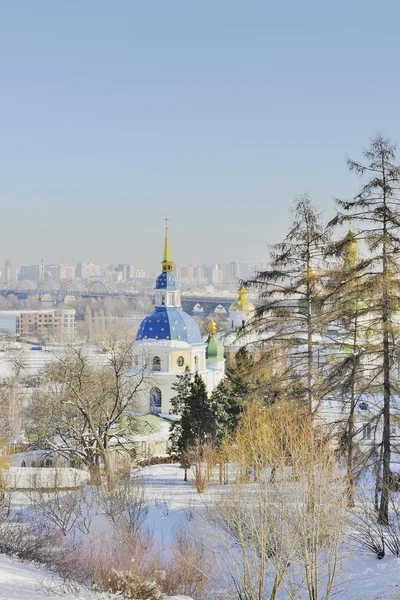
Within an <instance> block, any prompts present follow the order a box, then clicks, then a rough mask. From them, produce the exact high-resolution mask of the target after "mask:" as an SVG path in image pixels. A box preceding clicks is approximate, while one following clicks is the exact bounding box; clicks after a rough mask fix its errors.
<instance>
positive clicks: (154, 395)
mask: <svg viewBox="0 0 400 600" xmlns="http://www.w3.org/2000/svg"><path fill="white" fill-rule="evenodd" d="M155 289H156V296H155V309H154V311H153V312H152V313H151V314H150V315H148V316H147V317H146V318H145V319H144V320H143V321H142V323H141V324H140V327H139V330H138V333H137V337H136V341H135V342H134V344H133V347H132V352H133V364H134V367H133V369H132V371H131V372H130V373H128V375H129V374H131V375H136V374H137V373H138V371H140V370H142V369H144V370H145V374H146V378H147V381H148V386H147V388H146V389H145V390H143V391H142V395H141V399H140V408H141V410H142V411H143V412H154V413H160V414H163V415H168V414H169V412H170V409H171V398H173V397H174V396H175V395H176V392H175V390H174V389H173V387H172V386H173V384H174V383H176V381H177V376H178V375H183V373H184V372H185V369H186V367H188V368H189V370H190V371H191V372H192V373H194V372H198V373H199V374H200V375H201V376H202V377H203V379H204V381H205V384H206V386H207V390H208V392H209V393H211V391H212V390H213V389H214V387H215V386H216V385H217V384H218V383H219V382H220V381H221V380H222V379H223V377H224V363H225V361H224V356H223V347H222V344H221V343H220V342H219V341H218V340H216V331H215V328H214V325H213V324H211V325H210V336H209V338H208V340H207V343H205V342H204V341H203V339H202V337H201V334H200V330H199V328H198V325H197V324H196V322H195V321H194V320H193V319H192V317H190V316H189V315H188V314H187V313H185V312H184V311H183V310H182V308H181V298H180V285H179V280H178V278H177V277H176V275H175V274H174V272H173V262H172V259H171V251H170V246H169V239H168V229H167V230H166V233H165V244H164V259H163V261H162V273H161V274H160V275H159V276H158V277H157V281H156V287H155Z"/></svg>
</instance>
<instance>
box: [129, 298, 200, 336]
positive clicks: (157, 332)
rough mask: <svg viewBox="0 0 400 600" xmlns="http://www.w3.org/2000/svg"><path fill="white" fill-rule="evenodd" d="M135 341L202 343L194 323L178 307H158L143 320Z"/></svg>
mask: <svg viewBox="0 0 400 600" xmlns="http://www.w3.org/2000/svg"><path fill="white" fill-rule="evenodd" d="M136 339H137V340H148V339H153V340H176V341H179V342H187V343H188V344H201V343H203V340H202V337H201V335H200V330H199V328H198V326H197V324H196V322H195V321H194V320H193V319H192V317H190V316H189V315H188V314H187V313H185V312H184V311H183V310H182V309H181V308H178V307H164V306H158V307H157V308H156V309H155V310H154V311H153V312H152V313H151V314H150V315H148V316H147V317H146V318H145V319H143V321H142V323H141V324H140V327H139V329H138V332H137V336H136Z"/></svg>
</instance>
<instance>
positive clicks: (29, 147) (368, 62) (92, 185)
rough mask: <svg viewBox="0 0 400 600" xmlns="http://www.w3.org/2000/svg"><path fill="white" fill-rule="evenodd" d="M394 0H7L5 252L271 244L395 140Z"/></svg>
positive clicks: (1, 17) (2, 48)
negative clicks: (352, 162) (357, 164)
mask: <svg viewBox="0 0 400 600" xmlns="http://www.w3.org/2000/svg"><path fill="white" fill-rule="evenodd" d="M399 59H400V3H399V2H398V1H396V0H393V1H391V2H389V1H387V0H386V1H385V0H381V2H380V3H377V2H376V1H374V2H372V1H370V0H335V2H323V1H321V0H317V1H307V0H303V1H300V0H286V1H284V0H280V1H278V0H275V1H274V2H271V1H269V0H249V1H247V2H244V1H243V0H201V1H200V0H197V1H195V0H193V1H189V0H114V1H112V0H68V1H66V0H64V1H62V0H12V1H10V0H0V85H1V89H0V125H1V127H0V199H1V203H2V204H1V205H2V210H1V216H0V260H1V261H2V260H3V259H4V258H7V257H9V258H12V259H14V260H15V261H17V262H20V263H23V264H29V263H31V262H38V261H39V260H40V259H41V258H42V257H43V258H44V260H45V262H50V261H54V262H73V263H74V262H76V261H79V260H82V261H84V262H90V261H93V262H96V263H109V262H111V261H114V260H115V261H118V262H123V261H128V262H133V263H134V264H135V265H138V266H144V267H148V268H154V267H157V265H158V264H159V261H160V260H161V253H162V245H163V241H162V237H163V221H162V217H163V215H164V213H166V212H167V213H168V215H169V217H170V219H171V221H170V233H171V242H172V250H173V258H174V260H175V261H176V262H180V263H184V264H185V263H195V264H198V263H209V262H225V261H230V260H238V261H243V262H247V261H253V260H264V259H265V257H266V247H267V246H266V245H267V243H273V242H276V241H278V240H279V239H280V237H281V236H282V235H283V234H284V233H285V231H286V229H287V223H288V221H287V219H288V207H289V205H290V204H291V202H292V200H293V197H294V196H295V195H296V193H301V192H304V191H306V190H308V191H309V192H310V194H311V195H312V196H313V198H314V199H315V200H316V201H318V202H320V203H321V205H322V206H323V207H324V208H325V209H326V211H327V212H328V213H329V212H330V211H332V197H333V196H346V195H349V194H352V193H353V192H354V191H355V190H356V188H357V185H358V182H357V180H356V179H355V177H354V176H353V175H349V174H348V173H347V171H346V166H345V162H344V159H345V156H346V154H349V155H351V156H353V157H356V158H357V157H359V155H360V150H361V148H362V147H363V146H365V145H366V144H367V143H368V140H369V138H370V137H371V136H372V135H373V134H374V133H376V132H377V131H382V132H383V133H384V134H385V135H388V136H391V137H392V138H393V139H394V140H398V141H399V142H400V93H399V92H400V75H399Z"/></svg>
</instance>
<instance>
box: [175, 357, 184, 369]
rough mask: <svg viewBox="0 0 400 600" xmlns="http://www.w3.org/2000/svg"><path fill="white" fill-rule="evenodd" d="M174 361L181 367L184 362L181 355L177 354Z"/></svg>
mask: <svg viewBox="0 0 400 600" xmlns="http://www.w3.org/2000/svg"><path fill="white" fill-rule="evenodd" d="M176 363H177V365H178V367H183V365H184V364H185V359H184V358H183V356H178V358H177V361H176Z"/></svg>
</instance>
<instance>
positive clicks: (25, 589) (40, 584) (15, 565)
mask: <svg viewBox="0 0 400 600" xmlns="http://www.w3.org/2000/svg"><path fill="white" fill-rule="evenodd" d="M60 585H61V580H59V579H57V578H54V576H53V575H52V574H51V573H49V572H48V571H45V570H44V569H40V568H38V567H35V566H34V565H32V564H27V563H22V562H20V561H18V560H15V559H12V558H9V557H8V556H5V555H4V554H0V600H60V597H62V598H63V599H64V600H96V599H97V600H98V599H99V596H98V595H97V596H94V595H93V594H91V593H90V592H88V591H86V590H82V591H81V592H78V594H77V595H75V594H74V593H71V594H68V593H67V594H66V595H62V596H60V591H61V588H60ZM51 589H53V590H54V592H51V591H50V590H51ZM104 598H108V596H104Z"/></svg>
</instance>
